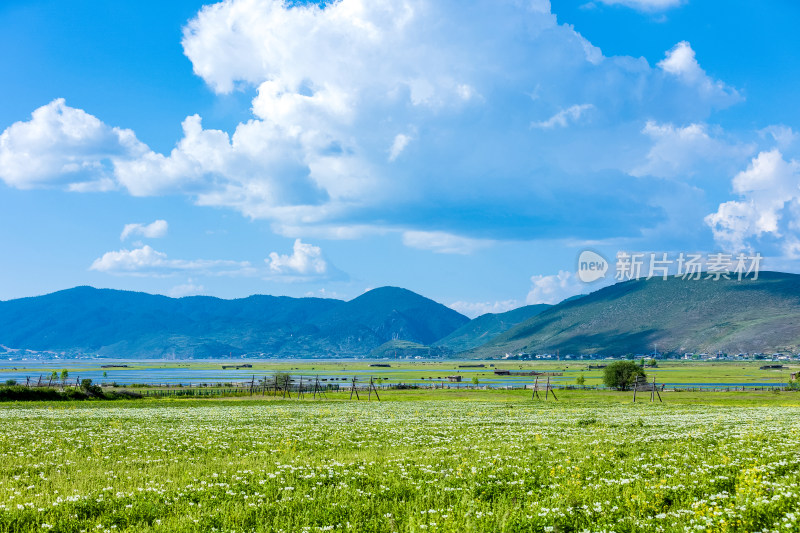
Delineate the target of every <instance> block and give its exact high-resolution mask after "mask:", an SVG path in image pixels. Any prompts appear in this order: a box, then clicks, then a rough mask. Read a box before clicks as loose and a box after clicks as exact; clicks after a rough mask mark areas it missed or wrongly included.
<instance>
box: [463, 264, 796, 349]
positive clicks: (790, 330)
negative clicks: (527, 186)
mask: <svg viewBox="0 0 800 533" xmlns="http://www.w3.org/2000/svg"><path fill="white" fill-rule="evenodd" d="M656 344H657V345H658V350H659V351H661V352H672V353H683V352H716V351H717V350H722V351H723V352H728V353H740V352H765V353H772V352H775V351H796V350H797V349H798V348H800V276H799V275H796V274H783V273H776V272H762V273H761V274H760V275H759V279H758V280H743V281H735V280H719V281H714V280H683V279H680V278H669V279H668V280H666V281H665V280H662V279H651V280H632V281H627V282H624V283H618V284H616V285H613V286H611V287H606V288H604V289H600V290H598V291H597V292H594V293H592V294H589V295H587V296H584V297H582V298H579V299H577V300H572V301H567V302H562V303H561V304H559V305H556V306H554V307H552V308H551V309H548V310H547V311H545V312H543V313H541V314H539V315H537V316H535V317H533V318H531V319H529V320H526V321H525V322H523V323H521V324H519V325H517V326H516V327H514V328H512V329H510V330H508V331H506V332H505V333H503V334H501V335H499V336H498V337H496V338H495V339H493V340H491V341H490V342H488V343H487V344H484V345H482V346H480V347H478V348H475V349H474V350H472V351H471V352H468V353H467V354H464V355H468V356H471V357H487V356H498V355H502V354H504V353H507V352H511V353H513V352H518V351H525V352H530V353H555V351H556V350H559V351H560V352H561V353H562V354H567V353H575V354H590V353H602V354H609V355H613V354H625V353H649V352H652V351H653V349H654V345H656Z"/></svg>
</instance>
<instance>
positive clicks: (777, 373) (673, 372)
mask: <svg viewBox="0 0 800 533" xmlns="http://www.w3.org/2000/svg"><path fill="white" fill-rule="evenodd" d="M374 362H376V361H335V362H332V361H326V362H317V361H303V360H298V361H291V360H290V361H286V360H281V361H274V362H272V361H249V362H248V363H249V364H252V365H253V368H252V369H247V370H246V371H245V370H243V371H242V372H247V373H249V375H255V376H256V378H257V379H258V378H262V377H264V376H271V375H273V374H274V373H275V372H290V373H292V374H293V375H298V374H304V375H305V376H314V375H328V376H336V377H340V378H351V377H352V376H353V375H354V371H366V373H362V372H359V373H358V374H357V375H358V377H359V380H364V379H365V378H366V379H369V376H370V375H372V376H375V377H381V378H386V379H387V381H386V383H387V384H396V383H399V382H404V383H418V384H423V383H430V382H432V381H433V382H436V383H440V382H442V381H445V382H447V376H448V375H452V374H457V373H460V374H461V375H462V377H463V380H464V381H463V383H464V384H467V383H468V382H469V380H470V378H471V377H472V376H477V377H478V379H479V381H483V382H484V383H485V381H486V380H487V379H494V378H495V377H496V376H495V375H494V370H495V368H498V369H509V370H514V371H530V370H540V371H544V370H551V371H558V372H563V373H564V375H563V376H562V377H558V378H553V382H554V383H557V384H570V385H572V384H574V383H575V379H576V378H577V377H578V375H579V374H581V373H582V374H583V375H584V377H585V378H586V385H588V386H596V385H600V384H601V383H602V375H603V371H602V370H596V369H595V370H589V369H588V366H589V365H597V364H608V362H607V361H605V362H604V361H575V360H571V361H478V362H473V361H468V362H465V361H443V362H438V361H436V362H430V361H392V360H390V361H377V362H380V363H388V364H391V365H392V366H391V368H371V367H370V366H369V365H370V364H371V363H374ZM476 363H477V364H485V365H486V368H485V369H459V368H458V365H461V364H476ZM101 364H104V363H103V362H97V363H91V364H88V363H87V364H86V365H85V366H82V367H81V368H75V369H70V375H71V376H79V375H80V374H81V372H86V371H90V370H95V371H96V370H99V366H100V365H101ZM127 364H129V365H130V366H129V368H113V369H109V370H108V377H107V378H100V379H98V380H95V381H105V382H108V383H111V382H112V381H117V382H120V383H130V381H131V379H128V378H126V374H127V373H128V372H130V371H141V370H147V369H177V368H184V369H189V370H192V369H195V370H219V377H218V379H215V380H214V381H215V382H229V381H237V380H244V379H247V378H248V377H249V376H248V375H247V374H233V373H230V371H227V370H222V365H223V364H225V365H228V364H232V363H231V362H230V361H225V362H222V361H216V362H213V363H210V362H207V361H201V362H175V363H169V362H164V363H134V362H129V363H127ZM764 364H769V362H767V361H746V362H732V361H721V362H702V361H659V366H658V368H654V369H651V368H647V369H646V372H647V375H648V376H649V377H650V379H652V377H653V376H655V377H656V379H657V380H658V381H659V382H669V383H720V384H723V383H726V382H727V383H776V384H777V383H785V382H787V381H788V380H789V373H790V372H796V371H800V362H798V361H793V362H791V363H789V364H788V365H787V367H788V368H787V369H784V370H760V369H759V367H760V366H762V365H764ZM784 364H786V363H784ZM489 365H495V368H491V367H489ZM52 370H56V371H60V367H53V368H52V369H47V370H41V369H36V370H34V369H25V368H18V369H17V372H18V373H19V377H18V378H17V379H18V381H21V382H24V378H25V376H26V375H29V376H32V377H34V376H35V377H38V375H39V374H44V375H49V373H50V372H51V371H52ZM475 370H477V372H476V371H475ZM505 377H506V378H508V377H507V376H505ZM423 378H424V379H423ZM511 379H512V381H514V382H517V383H518V384H519V385H520V386H521V384H522V383H524V382H529V381H531V380H532V378H531V377H528V376H526V377H512V378H511ZM337 382H338V383H345V382H342V381H337Z"/></svg>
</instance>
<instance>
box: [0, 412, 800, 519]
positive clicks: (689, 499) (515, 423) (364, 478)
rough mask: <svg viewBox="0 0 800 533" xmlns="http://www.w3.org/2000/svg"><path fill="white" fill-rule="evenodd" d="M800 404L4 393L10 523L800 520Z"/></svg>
mask: <svg viewBox="0 0 800 533" xmlns="http://www.w3.org/2000/svg"><path fill="white" fill-rule="evenodd" d="M799 415H800V408H798V407H786V406H784V407H777V406H770V407H757V406H756V407H751V406H737V407H720V406H697V405H669V404H663V405H656V406H654V405H648V404H636V405H631V404H613V405H611V404H610V405H607V406H594V405H588V404H587V405H583V406H582V405H581V404H570V403H545V402H537V403H534V402H530V401H526V402H523V401H515V402H510V401H477V400H455V401H442V400H438V401H425V400H421V401H409V402H391V401H384V402H381V403H376V402H370V403H368V402H344V401H331V402H317V403H313V402H310V401H309V402H278V401H263V402H256V401H239V402H237V401H229V402H217V401H205V402H203V401H194V402H183V403H182V402H176V401H173V402H167V401H161V402H157V401H153V402H145V403H138V404H137V403H132V404H125V405H117V404H113V405H109V404H95V405H75V404H62V405H54V406H50V407H42V406H36V407H28V406H25V407H18V406H9V407H4V408H0V531H2V532H6V531H74V532H79V531H86V532H101V531H108V532H112V531H165V532H166V531H170V532H171V531H226V532H227V531H237V532H243V531H285V532H289V531H292V532H295V531H297V532H303V531H309V532H310V531H376V532H377V531H554V532H558V531H615V532H624V531H781V532H783V531H800V416H799Z"/></svg>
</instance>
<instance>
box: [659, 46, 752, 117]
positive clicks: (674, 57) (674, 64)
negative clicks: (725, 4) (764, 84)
mask: <svg viewBox="0 0 800 533" xmlns="http://www.w3.org/2000/svg"><path fill="white" fill-rule="evenodd" d="M658 66H659V67H661V69H662V70H663V71H664V72H666V73H668V74H671V75H673V76H675V77H676V78H678V79H679V80H681V81H682V82H683V83H685V84H686V85H690V86H693V87H696V88H697V89H698V90H699V91H700V93H701V94H702V95H703V96H704V97H705V98H709V99H711V100H713V101H717V102H720V103H727V104H730V103H733V102H736V101H738V100H740V99H741V97H740V95H739V93H738V91H736V89H733V88H731V87H728V86H727V85H725V84H724V83H723V82H721V81H718V80H713V79H712V78H711V77H709V76H708V74H706V71H705V70H703V68H702V67H701V66H700V63H698V62H697V58H696V57H695V51H694V50H693V49H692V45H691V44H689V42H688V41H681V42H679V43H678V44H676V45H675V46H674V47H673V48H672V49H671V50H669V51H668V52H667V53H666V57H665V58H664V59H662V60H661V61H659V62H658Z"/></svg>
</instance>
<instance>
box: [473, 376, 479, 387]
mask: <svg viewBox="0 0 800 533" xmlns="http://www.w3.org/2000/svg"><path fill="white" fill-rule="evenodd" d="M472 384H473V385H477V384H478V376H472Z"/></svg>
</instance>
